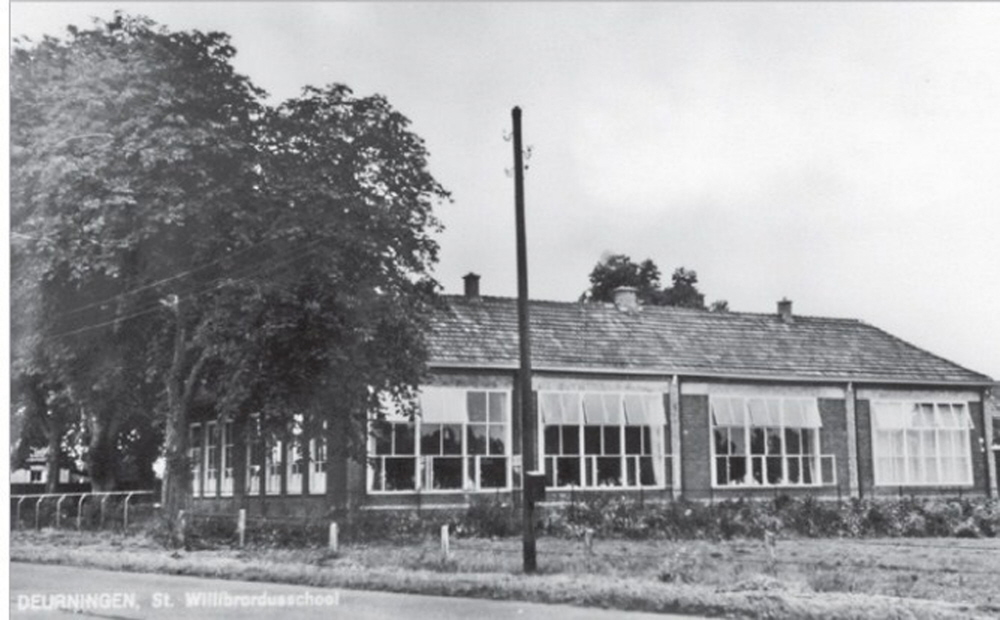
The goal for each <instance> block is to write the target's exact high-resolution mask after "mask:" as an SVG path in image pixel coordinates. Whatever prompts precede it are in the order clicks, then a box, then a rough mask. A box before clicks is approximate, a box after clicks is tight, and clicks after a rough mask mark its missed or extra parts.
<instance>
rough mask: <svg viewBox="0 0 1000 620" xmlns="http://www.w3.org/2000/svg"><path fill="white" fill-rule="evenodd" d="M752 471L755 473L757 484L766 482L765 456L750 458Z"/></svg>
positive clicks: (754, 477) (754, 478)
mask: <svg viewBox="0 0 1000 620" xmlns="http://www.w3.org/2000/svg"><path fill="white" fill-rule="evenodd" d="M750 468H751V469H750V471H751V472H752V475H753V480H754V482H756V483H757V484H763V482H764V457H762V456H754V457H751V458H750Z"/></svg>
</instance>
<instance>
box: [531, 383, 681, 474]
mask: <svg viewBox="0 0 1000 620" xmlns="http://www.w3.org/2000/svg"><path fill="white" fill-rule="evenodd" d="M549 394H552V395H560V396H563V395H567V394H571V395H574V396H576V397H577V398H576V399H575V400H576V406H577V407H578V411H577V412H576V416H575V418H576V419H577V420H578V421H577V422H575V423H566V422H565V421H564V420H563V421H560V422H559V423H558V424H546V423H545V420H544V417H543V415H542V414H541V400H542V397H543V395H549ZM587 396H591V397H593V398H598V399H599V400H600V402H602V408H604V409H605V410H606V407H605V405H604V403H606V401H605V399H606V398H607V397H617V401H618V411H619V412H620V416H621V421H620V422H619V423H617V424H615V423H608V422H607V421H606V420H605V421H602V422H599V423H594V424H588V423H587V419H586V405H585V404H584V403H585V402H586V400H587ZM636 396H638V397H640V398H649V397H654V398H656V399H657V400H659V402H660V403H661V404H663V397H664V393H663V392H654V391H643V390H634V389H632V390H607V389H600V390H539V391H538V401H539V415H538V437H539V442H538V448H539V450H538V451H539V457H540V458H539V461H540V463H539V467H540V468H541V469H542V471H543V472H544V473H545V477H546V478H545V479H546V485H547V487H548V488H549V489H551V490H553V491H571V490H580V491H637V490H640V489H641V490H662V489H666V488H670V486H671V484H672V481H671V480H668V479H667V474H668V473H669V471H670V468H671V467H672V466H673V464H672V463H669V461H670V459H672V458H673V455H672V454H671V452H670V445H669V442H668V441H667V437H668V436H669V429H670V419H669V415H668V412H667V407H666V406H665V405H664V406H663V418H664V424H663V425H656V424H629V422H628V419H627V416H628V413H627V410H626V401H627V399H628V398H630V397H636ZM560 401H561V402H560V405H559V406H560V409H561V410H564V408H565V406H566V404H567V403H566V400H565V399H563V398H560ZM566 427H571V428H576V429H577V430H576V433H577V452H576V453H575V454H566V453H565V450H564V449H563V443H564V441H565V440H564V430H563V429H564V428H566ZM548 428H559V429H560V430H559V432H558V438H559V446H560V451H559V453H553V454H550V453H549V452H548V442H547V440H546V429H548ZM588 428H591V429H593V428H599V429H600V433H599V443H600V452H599V453H589V452H587V437H586V436H587V429H588ZM609 428H617V429H618V433H617V437H618V439H617V441H618V452H617V453H615V454H610V455H608V454H606V450H605V444H606V442H607V437H608V434H607V431H606V429H609ZM628 428H638V429H640V431H639V442H640V452H639V454H630V453H629V452H628V447H627V446H628V443H627V432H626V429H628ZM654 428H659V429H660V430H661V432H662V441H661V442H660V443H661V444H662V446H663V450H662V452H661V453H660V454H656V453H655V452H654V451H653V448H652V445H653V437H652V435H653V429H654ZM643 429H645V430H643ZM647 434H648V435H649V444H650V453H649V454H645V453H643V452H642V450H643V447H644V445H645V443H646V442H645V441H644V440H643V438H644V437H646V436H647ZM614 457H618V462H619V480H620V481H621V483H620V484H606V485H601V484H599V483H598V481H599V475H598V474H599V470H600V459H609V458H614ZM643 458H650V459H651V460H652V463H653V478H654V480H655V479H656V478H657V471H659V477H660V478H661V479H662V482H661V483H660V484H651V485H644V484H642V459H643ZM550 459H551V462H552V465H553V467H554V470H553V471H552V472H551V477H550V472H549V462H550ZM560 459H562V460H566V459H572V460H575V461H577V463H578V475H577V479H578V481H579V482H580V485H578V486H577V485H572V484H570V485H560V484H558V482H559V476H558V468H559V463H558V461H559V460H560ZM629 461H633V462H634V463H635V464H634V468H635V480H636V484H629V483H628V478H629ZM668 463H669V464H668ZM588 468H589V472H588ZM588 473H590V478H591V479H592V483H591V484H588V483H587V481H588Z"/></svg>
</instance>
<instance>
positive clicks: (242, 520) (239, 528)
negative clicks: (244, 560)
mask: <svg viewBox="0 0 1000 620" xmlns="http://www.w3.org/2000/svg"><path fill="white" fill-rule="evenodd" d="M236 532H237V534H239V537H240V546H241V547H242V546H243V543H245V542H246V538H247V509H246V508H240V514H239V516H238V517H237V518H236Z"/></svg>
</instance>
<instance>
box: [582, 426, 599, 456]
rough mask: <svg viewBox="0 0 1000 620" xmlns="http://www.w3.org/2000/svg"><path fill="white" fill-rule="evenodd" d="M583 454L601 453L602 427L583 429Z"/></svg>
mask: <svg viewBox="0 0 1000 620" xmlns="http://www.w3.org/2000/svg"><path fill="white" fill-rule="evenodd" d="M583 453H584V454H600V453H601V427H600V426H585V427H583Z"/></svg>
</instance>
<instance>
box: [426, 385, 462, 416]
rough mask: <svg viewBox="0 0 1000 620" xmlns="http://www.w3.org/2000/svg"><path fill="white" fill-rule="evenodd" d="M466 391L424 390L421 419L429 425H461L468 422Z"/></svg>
mask: <svg viewBox="0 0 1000 620" xmlns="http://www.w3.org/2000/svg"><path fill="white" fill-rule="evenodd" d="M465 403H466V397H465V390H453V389H447V388H432V387H429V388H424V389H423V390H421V392H420V419H421V420H422V421H423V422H427V423H437V424H460V423H462V422H465V421H467V417H468V414H467V413H466V407H465Z"/></svg>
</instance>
